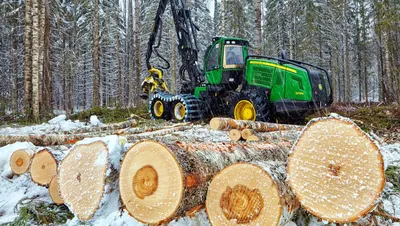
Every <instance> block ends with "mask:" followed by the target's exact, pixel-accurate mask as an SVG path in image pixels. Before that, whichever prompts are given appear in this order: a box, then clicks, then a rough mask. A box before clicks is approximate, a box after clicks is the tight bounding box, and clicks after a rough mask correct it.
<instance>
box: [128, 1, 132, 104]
mask: <svg viewBox="0 0 400 226" xmlns="http://www.w3.org/2000/svg"><path fill="white" fill-rule="evenodd" d="M132 1H133V0H129V3H128V31H127V40H128V45H127V54H128V70H129V72H128V83H129V85H128V87H129V88H128V107H131V106H132V104H133V53H132V51H131V47H132V45H133V38H132V36H133V34H132V31H133V12H132V11H133V7H132Z"/></svg>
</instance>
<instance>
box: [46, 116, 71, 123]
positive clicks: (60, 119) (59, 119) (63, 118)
mask: <svg viewBox="0 0 400 226" xmlns="http://www.w3.org/2000/svg"><path fill="white" fill-rule="evenodd" d="M65 119H67V116H66V115H59V116H57V117H55V118H53V119H51V120H49V124H53V125H54V124H57V123H60V122H62V121H65Z"/></svg>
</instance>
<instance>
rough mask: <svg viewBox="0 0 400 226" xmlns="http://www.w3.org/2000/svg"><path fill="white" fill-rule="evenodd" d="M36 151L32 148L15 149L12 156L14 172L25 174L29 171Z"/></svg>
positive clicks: (11, 163)
mask: <svg viewBox="0 0 400 226" xmlns="http://www.w3.org/2000/svg"><path fill="white" fill-rule="evenodd" d="M33 153H34V151H33V150H31V149H20V150H17V151H15V152H14V153H13V154H12V155H11V157H10V167H11V170H12V171H13V173H15V174H18V175H20V174H23V173H25V172H27V171H28V169H29V166H30V165H31V158H32V155H33Z"/></svg>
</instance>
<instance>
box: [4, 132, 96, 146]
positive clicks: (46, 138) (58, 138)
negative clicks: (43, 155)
mask: <svg viewBox="0 0 400 226" xmlns="http://www.w3.org/2000/svg"><path fill="white" fill-rule="evenodd" d="M92 136H93V135H91V134H68V135H63V134H30V135H2V136H0V146H2V145H7V144H13V143H15V142H31V143H32V144H34V145H36V146H54V145H63V144H75V143H76V142H78V141H79V140H83V139H84V138H87V137H92Z"/></svg>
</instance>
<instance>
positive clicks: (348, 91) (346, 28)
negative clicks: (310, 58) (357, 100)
mask: <svg viewBox="0 0 400 226" xmlns="http://www.w3.org/2000/svg"><path fill="white" fill-rule="evenodd" d="M344 4H345V5H344V10H343V14H344V19H345V21H344V25H345V31H344V32H345V33H346V34H345V38H346V60H345V61H346V79H347V93H346V96H347V103H350V102H351V83H350V81H351V79H350V75H351V73H350V47H349V39H350V37H349V29H348V26H349V25H348V21H347V19H348V18H347V0H345V1H344Z"/></svg>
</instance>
